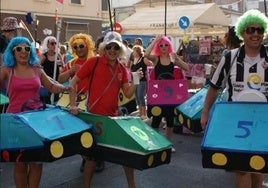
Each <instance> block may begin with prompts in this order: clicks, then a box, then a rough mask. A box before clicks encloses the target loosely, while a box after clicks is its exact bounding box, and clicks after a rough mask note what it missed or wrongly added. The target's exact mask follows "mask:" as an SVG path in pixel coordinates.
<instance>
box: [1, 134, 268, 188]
mask: <svg viewBox="0 0 268 188" xmlns="http://www.w3.org/2000/svg"><path fill="white" fill-rule="evenodd" d="M162 131H163V130H162ZM172 140H173V143H174V146H175V148H176V149H177V151H176V153H173V154H172V157H171V162H170V163H169V164H165V165H161V166H158V167H155V168H151V169H146V170H143V171H139V170H136V171H135V178H136V182H137V188H178V187H180V188H229V187H234V186H233V184H234V179H233V174H232V173H230V172H226V171H225V170H219V169H204V168H203V167H202V163H201V151H200V144H201V141H202V134H195V135H182V134H174V135H173V139H172ZM80 164H81V157H80V156H79V155H75V156H72V157H69V158H65V159H61V160H59V161H55V162H53V163H46V164H44V169H43V176H42V180H41V185H40V187H41V188H73V187H82V185H83V181H82V173H80V171H79V167H80ZM105 164H106V167H105V170H104V171H103V172H100V173H96V174H95V176H94V180H93V183H92V187H93V188H108V187H109V188H126V187H127V184H126V180H125V177H124V173H123V170H122V167H121V166H120V165H117V164H112V163H108V162H106V163H105ZM0 165H1V167H2V172H1V173H0V188H13V187H15V186H14V183H13V177H12V171H13V169H12V164H10V163H1V164H0ZM266 182H268V178H267V179H266ZM263 187H268V185H267V186H263Z"/></svg>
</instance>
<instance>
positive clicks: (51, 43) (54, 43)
mask: <svg viewBox="0 0 268 188" xmlns="http://www.w3.org/2000/svg"><path fill="white" fill-rule="evenodd" d="M49 44H50V45H52V46H54V45H56V44H57V43H56V42H50V43H49Z"/></svg>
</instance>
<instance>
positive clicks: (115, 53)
mask: <svg viewBox="0 0 268 188" xmlns="http://www.w3.org/2000/svg"><path fill="white" fill-rule="evenodd" d="M120 49H121V47H120V46H119V45H118V44H116V43H111V44H108V45H106V46H105V48H104V50H105V54H106V57H107V59H108V60H109V61H116V59H117V58H118V57H119V54H120Z"/></svg>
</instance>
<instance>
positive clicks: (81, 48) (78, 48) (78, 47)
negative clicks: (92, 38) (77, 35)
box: [72, 39, 88, 58]
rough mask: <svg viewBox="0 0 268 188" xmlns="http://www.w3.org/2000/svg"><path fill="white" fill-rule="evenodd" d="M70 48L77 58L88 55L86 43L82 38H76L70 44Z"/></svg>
mask: <svg viewBox="0 0 268 188" xmlns="http://www.w3.org/2000/svg"><path fill="white" fill-rule="evenodd" d="M72 49H73V51H74V52H75V54H76V55H77V56H78V57H79V58H86V57H87V55H88V54H87V53H88V49H87V45H86V43H85V42H84V40H82V39H76V40H75V41H74V43H73V44H72Z"/></svg>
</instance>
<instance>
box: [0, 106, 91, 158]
mask: <svg viewBox="0 0 268 188" xmlns="http://www.w3.org/2000/svg"><path fill="white" fill-rule="evenodd" d="M0 118H1V126H0V129H1V131H0V134H1V138H0V139H1V140H0V153H1V157H0V161H1V162H15V161H16V162H30V161H39V162H50V161H55V160H58V159H61V158H64V157H68V156H71V155H75V154H83V155H87V154H88V153H89V152H90V149H91V148H92V147H93V146H94V145H95V139H94V134H93V126H92V125H90V124H87V123H85V122H84V121H81V120H80V119H79V118H77V117H75V116H73V115H71V114H70V113H68V112H66V111H64V110H62V109H60V108H59V107H51V108H47V109H45V110H41V111H28V112H23V113H18V114H11V113H7V114H1V116H0Z"/></svg>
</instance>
